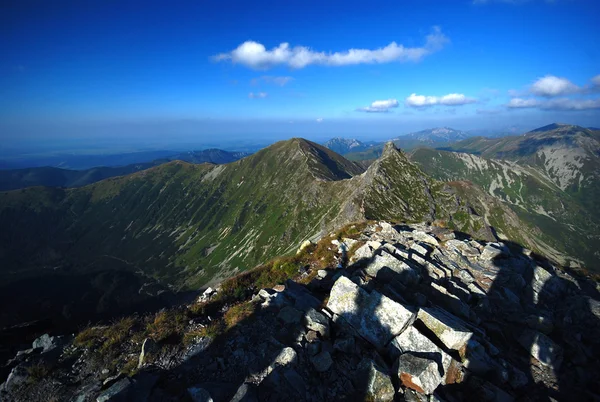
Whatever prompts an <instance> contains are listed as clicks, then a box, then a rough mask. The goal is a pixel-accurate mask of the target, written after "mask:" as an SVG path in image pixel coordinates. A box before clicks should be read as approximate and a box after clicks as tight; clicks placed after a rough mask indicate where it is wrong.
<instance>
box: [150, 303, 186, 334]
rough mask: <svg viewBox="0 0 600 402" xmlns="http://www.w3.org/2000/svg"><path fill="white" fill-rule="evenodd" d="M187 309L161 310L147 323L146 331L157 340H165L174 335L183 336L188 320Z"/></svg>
mask: <svg viewBox="0 0 600 402" xmlns="http://www.w3.org/2000/svg"><path fill="white" fill-rule="evenodd" d="M186 313H187V312H186V311H185V310H179V309H176V310H169V311H160V312H158V313H156V314H155V315H154V319H153V320H151V321H150V322H149V323H148V324H147V325H146V333H147V335H148V336H150V337H151V338H152V339H153V340H154V341H156V342H163V341H166V340H167V339H170V338H172V337H178V338H181V336H182V334H183V332H184V330H185V327H186V325H187V322H188V317H187V314H186Z"/></svg>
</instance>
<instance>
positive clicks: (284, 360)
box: [274, 347, 298, 366]
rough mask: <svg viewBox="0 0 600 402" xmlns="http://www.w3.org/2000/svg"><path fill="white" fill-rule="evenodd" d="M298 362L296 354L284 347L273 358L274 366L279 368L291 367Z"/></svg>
mask: <svg viewBox="0 0 600 402" xmlns="http://www.w3.org/2000/svg"><path fill="white" fill-rule="evenodd" d="M297 360H298V354H297V353H296V351H295V350H294V349H292V348H290V347H285V348H283V349H282V350H281V352H279V354H278V355H277V357H276V358H275V361H274V364H275V365H279V366H287V365H293V364H294V363H296V361H297Z"/></svg>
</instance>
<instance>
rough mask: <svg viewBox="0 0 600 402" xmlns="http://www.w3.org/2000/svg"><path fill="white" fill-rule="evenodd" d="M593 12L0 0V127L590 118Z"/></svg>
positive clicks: (443, 4) (16, 134) (351, 128)
mask: <svg viewBox="0 0 600 402" xmlns="http://www.w3.org/2000/svg"><path fill="white" fill-rule="evenodd" d="M10 3H12V4H10ZM598 15H600V2H598V1H596V0H587V1H586V0H555V1H544V0H529V1H527V0H495V1H494V0H488V1H482V0H476V1H472V0H451V1H450V0H443V1H433V0H431V1H428V0H423V1H417V0H415V1H398V0H396V1H389V2H377V1H375V2H371V3H366V2H364V1H360V2H358V1H348V0H347V1H343V2H342V1H339V2H338V1H326V2H324V1H285V2H281V1H280V2H275V1H261V2H249V1H237V2H231V1H218V2H216V1H190V2H184V1H177V2H166V1H165V2H158V1H145V2H142V1H137V2H128V1H91V0H90V1H81V0H78V1H61V0H57V1H52V2H49V1H45V0H42V1H27V0H24V1H18V2H17V1H15V2H2V5H1V6H0V54H2V57H1V58H0V130H1V131H2V132H1V133H0V138H2V139H3V141H7V142H10V141H19V140H28V139H46V140H51V139H54V138H59V137H79V136H84V137H85V136H86V135H87V136H91V135H92V134H89V133H90V132H93V133H95V134H93V135H94V136H108V137H110V136H111V135H113V136H118V137H120V136H123V135H129V136H133V137H135V136H139V137H140V138H144V135H145V134H148V135H153V136H160V135H173V136H177V135H182V136H185V135H195V136H197V137H198V138H205V137H209V138H213V139H214V137H212V136H214V135H230V136H244V135H247V136H258V135H261V134H265V133H267V134H269V135H272V136H275V137H281V138H285V137H286V136H291V135H305V136H307V137H318V136H325V137H326V136H329V135H330V134H331V136H333V135H353V136H357V137H361V138H376V137H377V138H380V137H389V136H391V135H395V134H402V133H406V132H409V131H413V130H417V129H423V128H428V127H434V126H441V125H446V126H451V127H455V128H459V129H472V128H493V127H500V126H508V125H522V126H528V127H535V126H537V125H543V124H547V123H550V122H553V121H557V120H560V121H564V122H569V123H576V124H582V125H600V91H599V90H600V46H598V39H599V38H600V24H598V23H597V16H598ZM190 124H191V125H192V126H193V129H189V126H190ZM119 125H122V126H119ZM132 125H133V126H135V127H137V129H131V127H132ZM182 125H183V126H185V127H187V128H186V129H185V130H184V129H182V128H181V127H182ZM115 127H120V129H115ZM123 127H127V129H125V128H123ZM156 127H162V129H157V128H156ZM186 130H187V131H186ZM116 133H118V134H116ZM123 133H126V134H123ZM186 133H187V134H186Z"/></svg>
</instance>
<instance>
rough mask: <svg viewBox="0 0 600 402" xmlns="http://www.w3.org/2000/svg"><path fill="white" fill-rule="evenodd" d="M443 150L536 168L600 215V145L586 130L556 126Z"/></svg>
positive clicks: (597, 139) (595, 134)
mask: <svg viewBox="0 0 600 402" xmlns="http://www.w3.org/2000/svg"><path fill="white" fill-rule="evenodd" d="M444 149H447V150H450V151H458V152H467V153H472V154H475V155H480V156H483V157H486V158H493V159H506V160H510V161H514V162H517V163H519V164H520V165H522V166H530V167H533V168H535V169H537V170H538V171H540V172H542V173H543V174H544V175H545V176H547V177H548V178H550V179H551V180H552V182H553V183H555V184H556V185H557V186H558V187H559V188H560V189H561V190H563V191H565V192H566V193H568V194H570V195H571V196H573V197H575V198H577V199H578V200H579V201H580V202H581V203H582V205H584V206H585V207H586V208H587V209H588V210H590V211H591V212H592V213H593V214H594V215H600V205H599V204H598V202H597V200H598V199H600V141H599V137H598V135H597V133H596V132H593V131H591V130H589V129H587V128H584V127H580V126H575V125H569V124H559V123H554V124H550V125H548V126H544V127H540V128H538V129H535V130H532V131H530V132H528V133H526V134H524V135H520V136H512V137H504V138H497V139H490V138H481V137H479V138H470V139H467V140H465V141H461V142H458V143H456V144H453V145H451V146H449V147H447V148H444Z"/></svg>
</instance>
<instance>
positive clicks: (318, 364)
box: [310, 352, 333, 373]
mask: <svg viewBox="0 0 600 402" xmlns="http://www.w3.org/2000/svg"><path fill="white" fill-rule="evenodd" d="M310 361H311V363H312V364H313V366H314V367H315V370H317V371H318V372H320V373H321V372H324V371H327V370H329V368H330V367H331V365H332V364H333V360H332V359H331V355H330V354H329V352H321V353H319V354H317V355H315V356H313V357H311V358H310Z"/></svg>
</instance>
